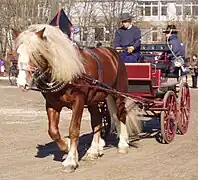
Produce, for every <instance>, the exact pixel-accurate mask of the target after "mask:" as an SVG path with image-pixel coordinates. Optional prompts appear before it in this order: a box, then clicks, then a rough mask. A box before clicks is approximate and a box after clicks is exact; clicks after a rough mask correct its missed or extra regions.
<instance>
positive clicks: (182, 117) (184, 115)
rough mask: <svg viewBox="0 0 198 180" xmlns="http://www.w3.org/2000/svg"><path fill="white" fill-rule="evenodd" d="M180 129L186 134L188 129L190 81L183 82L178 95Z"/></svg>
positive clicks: (180, 131) (181, 132)
mask: <svg viewBox="0 0 198 180" xmlns="http://www.w3.org/2000/svg"><path fill="white" fill-rule="evenodd" d="M178 108H179V117H178V130H179V133H180V134H182V135H183V134H185V133H186V132H187V130H188V124H189V119H190V89H189V86H188V83H186V82H183V83H182V84H181V86H180V90H179V96H178Z"/></svg>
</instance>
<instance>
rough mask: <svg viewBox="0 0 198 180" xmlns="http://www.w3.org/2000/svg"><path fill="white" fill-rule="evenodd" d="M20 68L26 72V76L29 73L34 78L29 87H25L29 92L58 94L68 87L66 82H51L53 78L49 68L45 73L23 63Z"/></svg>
mask: <svg viewBox="0 0 198 180" xmlns="http://www.w3.org/2000/svg"><path fill="white" fill-rule="evenodd" d="M19 67H20V68H19V70H21V71H25V72H26V74H27V73H28V74H29V75H30V76H31V78H32V80H31V83H30V84H29V85H27V86H28V87H27V86H26V87H25V88H26V89H27V90H34V91H40V92H42V93H49V92H58V91H61V90H62V89H63V88H64V87H65V86H66V85H67V83H64V82H63V83H58V82H56V81H54V82H51V81H50V78H49V77H50V76H51V75H50V69H49V68H47V69H46V70H44V71H43V70H41V69H39V68H37V67H36V66H34V65H32V64H29V63H25V62H24V63H23V62H21V63H20V66H19Z"/></svg>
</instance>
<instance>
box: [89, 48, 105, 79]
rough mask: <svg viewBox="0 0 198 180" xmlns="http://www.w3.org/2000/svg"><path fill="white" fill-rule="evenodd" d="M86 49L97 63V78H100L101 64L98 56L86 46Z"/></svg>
mask: <svg viewBox="0 0 198 180" xmlns="http://www.w3.org/2000/svg"><path fill="white" fill-rule="evenodd" d="M86 50H87V51H88V52H89V54H91V56H92V57H93V59H94V60H95V61H96V63H97V65H98V79H99V80H101V73H102V65H101V63H100V61H99V58H98V56H97V55H96V54H95V53H94V52H93V51H91V50H90V49H89V48H86Z"/></svg>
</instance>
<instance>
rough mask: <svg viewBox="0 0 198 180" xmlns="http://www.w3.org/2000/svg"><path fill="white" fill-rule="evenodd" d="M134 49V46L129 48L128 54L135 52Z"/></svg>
mask: <svg viewBox="0 0 198 180" xmlns="http://www.w3.org/2000/svg"><path fill="white" fill-rule="evenodd" d="M134 49H135V48H134V47H133V46H130V47H128V48H127V52H128V53H132V52H133V51H134Z"/></svg>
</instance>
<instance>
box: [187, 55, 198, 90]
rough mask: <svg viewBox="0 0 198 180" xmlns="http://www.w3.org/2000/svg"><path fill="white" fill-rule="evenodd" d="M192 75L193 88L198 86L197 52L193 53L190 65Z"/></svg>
mask: <svg viewBox="0 0 198 180" xmlns="http://www.w3.org/2000/svg"><path fill="white" fill-rule="evenodd" d="M189 69H190V75H191V77H192V88H197V76H198V58H197V54H194V55H193V58H192V61H191V63H190V66H189Z"/></svg>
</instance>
